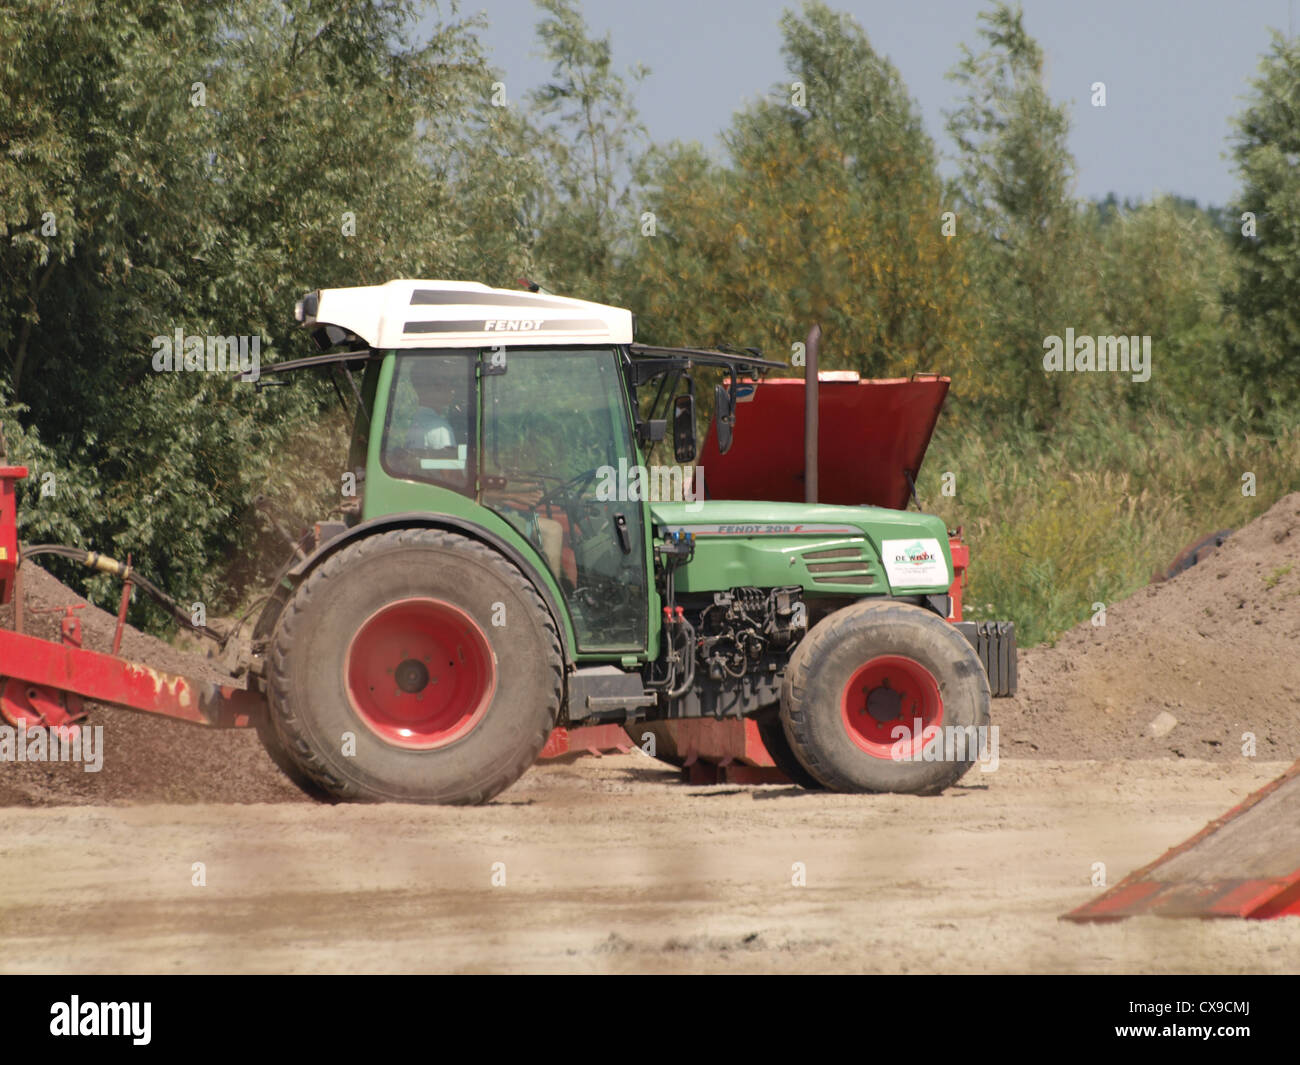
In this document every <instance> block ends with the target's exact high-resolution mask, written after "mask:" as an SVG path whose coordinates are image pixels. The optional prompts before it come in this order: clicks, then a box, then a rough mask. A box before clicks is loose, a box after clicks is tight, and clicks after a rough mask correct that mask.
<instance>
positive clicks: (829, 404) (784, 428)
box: [699, 372, 950, 510]
mask: <svg viewBox="0 0 1300 1065" xmlns="http://www.w3.org/2000/svg"><path fill="white" fill-rule="evenodd" d="M949 380H950V379H949V378H947V377H939V376H936V375H928V374H927V375H915V376H913V377H911V378H905V377H904V378H893V379H888V380H877V381H863V380H859V379H858V377H857V374H847V373H835V372H831V373H823V374H819V375H818V392H819V395H818V409H819V413H820V423H819V427H818V433H817V445H818V464H817V465H818V487H819V492H818V495H819V496H820V502H822V503H844V504H863V503H866V504H870V505H872V506H878V507H890V508H893V509H895V510H902V509H904V508H906V506H907V503H908V500H909V499H910V498H911V494H912V491H911V486H910V485H909V483H908V479H909V477H910V478H912V479H913V480H915V478H916V476H917V473H918V471H919V470H920V468H921V462H922V460H923V459H924V458H925V452H926V449H927V448H928V447H929V446H930V437H931V435H932V434H933V432H934V426H935V423H936V422H937V421H938V419H939V410H940V408H941V407H942V406H943V401H944V398H945V397H946V396H947V394H948V385H949ZM738 400H739V402H738V403H737V405H736V429H735V439H734V442H733V443H732V446H731V449H730V450H729V451H728V452H727V454H725V455H719V454H718V437H717V430H716V426H714V425H712V424H711V425H710V426H709V433H708V436H707V438H706V439H705V442H704V447H703V448H702V450H701V452H700V458H699V464H700V465H702V466H703V467H704V471H705V491H706V493H707V496H708V498H711V499H763V500H784V501H789V502H799V501H802V500H803V498H804V477H803V421H804V382H803V380H802V378H775V379H770V380H767V381H763V382H760V383H758V384H742V385H741V386H740V393H739V396H738Z"/></svg>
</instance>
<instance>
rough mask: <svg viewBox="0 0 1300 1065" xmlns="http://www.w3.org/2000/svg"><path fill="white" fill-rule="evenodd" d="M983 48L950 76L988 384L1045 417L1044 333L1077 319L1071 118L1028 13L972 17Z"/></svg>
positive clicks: (1050, 398)
mask: <svg viewBox="0 0 1300 1065" xmlns="http://www.w3.org/2000/svg"><path fill="white" fill-rule="evenodd" d="M979 23H980V31H979V32H980V36H981V37H983V38H984V41H985V49H984V50H983V51H982V52H980V53H979V54H975V53H973V52H971V50H970V49H969V48H967V47H966V46H965V45H963V46H962V58H961V61H960V62H959V63H958V65H957V66H956V68H955V69H954V70H953V71H952V73H951V74H950V75H949V76H950V78H952V79H953V80H954V81H956V82H957V83H958V84H959V85H960V86H962V87H963V89H964V90H965V99H964V101H963V103H962V105H961V106H960V107H958V108H957V110H955V111H953V112H950V113H949V114H948V115H947V128H948V132H949V134H950V135H951V136H952V138H953V140H954V142H955V143H956V146H957V152H958V162H959V164H960V167H961V170H960V174H959V176H958V178H957V181H956V183H955V192H956V194H957V196H958V198H959V202H960V203H961V205H962V206H961V210H960V211H959V217H960V216H962V215H964V216H965V218H966V219H967V220H968V221H969V223H970V227H969V228H968V229H967V232H968V233H973V235H974V236H975V237H976V238H977V241H976V245H977V248H976V251H975V255H974V258H975V260H976V263H977V267H976V276H977V277H978V279H979V282H980V288H981V291H982V293H983V300H982V305H983V313H982V315H981V323H982V325H983V327H984V330H985V338H984V342H983V345H984V348H985V350H986V351H987V352H988V353H989V357H990V358H991V360H992V361H993V363H994V369H993V373H992V374H991V375H990V380H989V392H990V393H991V394H992V395H994V396H995V397H997V399H998V401H999V402H1000V403H1001V404H1002V405H1004V406H1007V405H1012V406H1022V405H1023V406H1024V407H1025V408H1026V409H1027V410H1028V412H1029V414H1030V416H1031V418H1033V419H1034V420H1035V421H1036V422H1037V423H1038V424H1040V425H1043V424H1046V423H1047V422H1048V421H1049V420H1050V418H1051V416H1052V414H1053V413H1054V412H1055V411H1056V410H1057V409H1058V408H1059V405H1060V390H1061V383H1060V380H1059V375H1055V374H1046V373H1044V371H1043V369H1042V355H1043V338H1044V337H1045V336H1048V335H1059V334H1061V333H1062V332H1063V331H1064V330H1065V329H1066V328H1068V327H1072V326H1075V325H1076V324H1079V313H1080V307H1079V301H1078V300H1077V299H1076V298H1073V297H1072V295H1071V293H1072V289H1073V286H1075V285H1076V283H1077V279H1078V277H1079V276H1080V275H1081V273H1082V271H1076V270H1075V269H1074V267H1075V266H1077V265H1079V259H1078V257H1077V250H1078V249H1077V246H1076V245H1075V243H1074V242H1075V240H1076V238H1077V237H1078V230H1077V224H1076V223H1077V218H1076V210H1075V203H1074V200H1073V198H1072V194H1071V185H1072V180H1073V173H1074V159H1073V157H1072V156H1071V154H1070V151H1069V148H1068V146H1067V143H1066V139H1067V135H1068V133H1069V128H1070V124H1069V118H1068V115H1067V113H1066V109H1065V107H1064V106H1063V105H1057V104H1053V103H1052V101H1051V98H1050V97H1049V96H1048V93H1047V90H1046V87H1045V86H1044V84H1043V53H1042V49H1041V48H1040V47H1039V46H1038V43H1037V42H1036V41H1035V40H1034V39H1033V38H1032V37H1030V36H1029V34H1028V32H1027V31H1026V30H1025V27H1024V15H1023V12H1022V11H1021V10H1020V9H1019V8H1018V7H1017V8H1014V9H1013V8H1010V7H1008V6H1007V5H1006V4H1004V3H998V4H996V5H995V6H994V7H993V8H992V9H991V10H990V11H987V12H985V13H983V14H981V15H980V16H979Z"/></svg>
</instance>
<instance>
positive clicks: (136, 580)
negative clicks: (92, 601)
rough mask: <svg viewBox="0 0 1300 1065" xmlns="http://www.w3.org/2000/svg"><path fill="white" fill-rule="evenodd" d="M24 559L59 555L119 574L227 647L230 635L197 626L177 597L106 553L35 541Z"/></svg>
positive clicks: (190, 626)
mask: <svg viewBox="0 0 1300 1065" xmlns="http://www.w3.org/2000/svg"><path fill="white" fill-rule="evenodd" d="M20 554H21V555H22V557H23V558H25V559H26V558H34V557H36V556H37V555H58V556H60V557H61V558H70V559H72V561H74V562H80V563H81V564H82V565H83V566H86V567H88V568H90V569H93V570H97V571H99V572H100V573H107V574H109V575H110V576H113V577H117V578H119V579H121V580H124V581H125V580H129V581H130V582H131V583H132V584H134V585H135V586H136V587H138V588H139V589H140V590H141V591H143V592H144V593H145V594H146V595H148V596H149V597H150V598H151V599H154V600H156V601H157V602H158V603H159V605H161V606H162V607H163V609H165V610H166V611H167V613H168V614H170V615H171V617H172V618H173V620H175V621H176V622H177V623H179V624H181V625H184V626H185V627H186V628H187V629H191V630H193V631H194V632H197V633H198V634H199V635H200V636H206V637H207V638H208V639H209V640H213V641H215V642H216V643H218V644H220V645H221V646H222V647H225V645H226V641H227V640H228V639H229V638H230V637H229V635H227V636H223V635H222V634H221V633H219V632H217V631H216V630H215V629H210V628H208V627H207V626H206V625H196V624H194V622H193V621H192V620H191V619H190V615H189V613H188V612H187V611H186V610H185V608H184V607H182V606H181V605H180V604H179V603H178V602H176V600H175V599H173V598H172V597H171V596H169V595H168V594H167V593H166V592H164V591H163V590H162V589H161V588H159V587H158V585H156V584H154V583H153V581H151V580H149V578H148V577H145V576H144V575H143V574H142V573H140V571H139V570H137V569H136V568H135V567H134V566H128V565H127V564H126V563H125V562H119V561H117V559H115V558H109V557H108V556H107V555H101V554H100V553H99V552H98V551H86V550H85V549H84V548H80V547H69V546H68V545H66V544H32V545H30V546H29V547H24V548H23V549H22V551H21V552H20Z"/></svg>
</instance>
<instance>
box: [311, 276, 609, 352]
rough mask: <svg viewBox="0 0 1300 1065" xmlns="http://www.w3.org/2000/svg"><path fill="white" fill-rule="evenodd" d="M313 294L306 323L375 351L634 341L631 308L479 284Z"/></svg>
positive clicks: (407, 284) (397, 284) (392, 284)
mask: <svg viewBox="0 0 1300 1065" xmlns="http://www.w3.org/2000/svg"><path fill="white" fill-rule="evenodd" d="M314 295H316V296H317V297H318V300H317V303H316V306H315V308H314V313H312V307H311V297H308V298H307V299H306V300H304V303H306V309H305V312H304V311H303V310H302V304H300V305H299V308H300V318H299V320H300V321H302V322H303V324H304V325H307V326H309V327H311V326H333V327H335V329H341V330H346V331H347V332H349V333H352V334H354V335H356V336H358V337H360V338H361V339H362V340H364V341H365V342H366V343H367V344H368V345H369V346H370V347H372V348H379V349H387V348H459V347H497V346H506V347H511V346H519V345H524V344H528V345H538V344H548V345H549V344H630V343H631V342H632V312H631V311H626V310H623V309H622V308H620V307H606V306H604V305H603V304H600V303H588V302H587V301H586V300H575V299H569V298H568V297H566V296H551V295H547V294H545V293H540V292H526V291H522V290H520V291H513V290H510V289H503V288H489V287H488V286H487V285H482V284H479V283H478V282H477V281H389V282H388V283H387V284H385V285H367V286H364V287H358V288H324V289H320V290H319V292H318V293H315V294H314ZM331 332H333V331H331ZM338 339H343V338H342V337H340V338H338Z"/></svg>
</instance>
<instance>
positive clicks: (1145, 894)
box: [1064, 762, 1300, 921]
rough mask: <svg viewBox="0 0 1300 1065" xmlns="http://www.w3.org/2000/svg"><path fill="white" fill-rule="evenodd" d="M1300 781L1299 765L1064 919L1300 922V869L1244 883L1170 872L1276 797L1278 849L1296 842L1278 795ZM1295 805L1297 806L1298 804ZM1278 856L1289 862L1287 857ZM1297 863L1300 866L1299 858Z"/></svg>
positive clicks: (1287, 811)
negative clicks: (1176, 876)
mask: <svg viewBox="0 0 1300 1065" xmlns="http://www.w3.org/2000/svg"><path fill="white" fill-rule="evenodd" d="M1297 776H1300V762H1296V763H1295V765H1293V766H1291V768H1290V769H1288V770H1287V771H1286V772H1285V773H1283V774H1282V775H1281V776H1280V777H1278V778H1277V779H1276V780H1273V781H1270V782H1269V783H1268V784H1265V785H1264V787H1262V788H1260V789H1259V790H1258V791H1256V792H1254V793H1253V794H1251V795H1249V796H1247V797H1246V798H1245V799H1243V800H1242V801H1241V802H1240V803H1238V804H1237V805H1236V806H1234V807H1233V808H1232V809H1231V810H1229V811H1228V812H1227V813H1226V814H1224V815H1223V816H1221V817H1216V818H1215V819H1214V820H1213V821H1211V822H1210V823H1209V824H1208V825H1206V826H1205V827H1204V828H1203V829H1201V830H1200V831H1199V832H1198V833H1196V835H1194V836H1192V837H1191V838H1190V839H1188V840H1185V841H1184V842H1182V843H1180V844H1179V845H1178V846H1176V847H1173V848H1171V849H1170V850H1168V851H1167V852H1166V853H1164V854H1162V855H1161V856H1160V857H1159V858H1157V859H1156V860H1155V861H1154V862H1151V863H1150V864H1149V865H1145V866H1143V867H1142V868H1141V869H1138V870H1137V871H1136V872H1133V873H1130V874H1129V875H1128V876H1126V877H1125V878H1124V879H1123V880H1121V881H1120V882H1119V883H1118V884H1116V885H1115V887H1113V888H1111V889H1110V890H1109V891H1107V892H1106V893H1105V894H1104V895H1102V896H1101V897H1100V898H1097V899H1094V900H1092V901H1091V902H1088V903H1085V904H1084V905H1082V906H1080V907H1079V908H1078V909H1075V910H1072V911H1071V912H1070V913H1067V914H1065V915H1064V919H1065V920H1070V921H1115V920H1121V919H1123V918H1125V917H1135V916H1140V915H1154V916H1160V917H1249V918H1271V917H1283V916H1290V915H1297V916H1300V868H1295V869H1293V870H1291V871H1290V872H1288V873H1286V874H1285V875H1282V876H1270V877H1242V878H1240V879H1233V878H1225V877H1223V876H1209V877H1205V876H1202V877H1198V878H1193V877H1191V876H1188V875H1184V876H1183V877H1182V878H1181V879H1172V878H1171V876H1170V874H1169V873H1168V872H1166V870H1165V867H1166V866H1167V865H1168V863H1169V862H1170V861H1171V860H1172V859H1174V858H1177V857H1179V856H1181V855H1183V854H1186V853H1188V852H1190V851H1192V850H1194V849H1195V848H1196V847H1197V846H1198V845H1200V844H1201V843H1203V842H1204V841H1205V840H1206V839H1207V838H1208V837H1210V836H1211V835H1213V834H1214V833H1216V832H1221V831H1228V832H1230V831H1232V829H1233V824H1232V823H1233V822H1234V821H1236V820H1237V819H1238V818H1239V817H1241V815H1242V814H1244V813H1245V812H1246V811H1247V810H1251V809H1253V808H1254V807H1256V806H1258V805H1259V804H1260V803H1262V802H1266V801H1268V800H1269V799H1272V798H1274V797H1277V799H1278V801H1279V802H1280V803H1281V804H1282V806H1283V808H1282V809H1278V810H1276V811H1275V815H1274V817H1273V823H1274V824H1275V826H1276V830H1277V833H1278V837H1279V843H1281V842H1282V841H1284V840H1286V839H1291V840H1294V837H1295V833H1296V831H1297V828H1296V824H1295V818H1294V811H1293V810H1291V809H1288V808H1286V805H1287V799H1286V798H1284V797H1282V796H1279V795H1278V791H1279V789H1280V788H1282V786H1283V785H1284V784H1287V783H1288V782H1290V781H1292V780H1294V779H1295V778H1296V777H1297ZM1292 798H1294V796H1292ZM1291 805H1292V806H1294V802H1292V803H1291ZM1277 853H1278V854H1279V855H1280V856H1282V857H1285V852H1284V851H1279V852H1277ZM1295 860H1296V861H1300V858H1298V859H1295Z"/></svg>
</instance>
